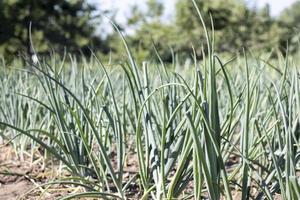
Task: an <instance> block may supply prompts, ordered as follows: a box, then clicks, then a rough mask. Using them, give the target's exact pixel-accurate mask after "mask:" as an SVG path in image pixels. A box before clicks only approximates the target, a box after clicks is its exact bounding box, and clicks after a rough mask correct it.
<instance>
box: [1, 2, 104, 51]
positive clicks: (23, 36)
mask: <svg viewBox="0 0 300 200" xmlns="http://www.w3.org/2000/svg"><path fill="white" fill-rule="evenodd" d="M94 10H95V7H94V6H92V5H90V4H88V3H87V2H86V1H84V0H72V1H70V0H63V1H58V0H53V1H52V0H51V1H36V0H18V1H13V0H2V1H1V2H0V23H1V29H0V53H1V54H5V55H6V56H7V55H15V54H16V53H18V52H21V53H24V52H27V53H29V54H31V53H32V49H31V48H30V40H29V34H30V33H29V25H30V23H32V32H31V34H32V40H33V43H34V47H35V48H36V50H37V51H38V52H40V53H45V52H47V51H49V49H54V50H55V51H56V52H62V51H63V50H64V48H67V51H68V52H73V53H79V52H78V51H79V50H82V51H83V53H87V52H88V49H87V48H86V45H94V46H95V47H99V45H101V44H102V41H101V40H100V38H99V37H96V36H95V28H96V27H95V25H96V20H95V17H94V16H93V13H92V12H93V11H94ZM103 49H105V48H104V47H103Z"/></svg>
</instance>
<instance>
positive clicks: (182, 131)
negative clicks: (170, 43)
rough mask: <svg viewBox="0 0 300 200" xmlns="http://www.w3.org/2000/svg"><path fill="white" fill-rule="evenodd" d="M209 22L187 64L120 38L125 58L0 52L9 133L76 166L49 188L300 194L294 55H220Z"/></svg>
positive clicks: (216, 195) (1, 98)
mask: <svg viewBox="0 0 300 200" xmlns="http://www.w3.org/2000/svg"><path fill="white" fill-rule="evenodd" d="M196 12H198V14H199V20H201V21H203V19H202V16H201V14H200V12H199V10H198V9H197V8H196ZM204 29H205V33H206V38H207V41H203V44H204V48H203V49H205V50H203V56H202V58H201V59H200V58H197V56H196V54H195V53H192V54H191V60H192V62H189V63H187V64H186V66H183V65H181V64H179V63H176V62H175V61H174V62H173V64H171V65H170V64H168V65H167V64H165V63H163V62H162V59H161V58H160V56H159V53H158V51H157V49H156V48H155V46H154V47H153V48H154V49H155V51H156V57H157V60H158V61H160V62H143V63H137V62H136V60H135V59H134V55H132V54H131V52H130V47H128V45H127V43H126V40H125V39H124V38H123V37H122V35H121V39H122V40H123V42H124V46H125V49H126V53H127V57H128V59H127V60H126V61H124V62H121V63H112V62H110V63H103V62H102V61H101V58H99V57H97V56H96V55H94V54H93V56H92V57H91V58H89V59H87V58H81V60H80V61H76V59H75V58H74V57H72V56H69V55H64V56H61V57H58V56H54V55H53V56H51V58H48V59H46V58H44V59H43V58H40V60H39V62H38V63H37V64H34V63H31V62H30V61H26V64H25V65H26V66H25V67H28V68H25V70H24V68H23V69H21V67H19V66H20V64H18V66H13V68H11V67H8V66H7V65H6V64H5V61H3V62H2V63H1V65H2V66H1V74H0V80H1V84H0V91H1V93H0V131H1V132H0V133H1V137H2V138H3V139H4V140H5V141H10V143H11V144H12V145H13V147H14V149H15V151H16V153H17V155H18V156H19V157H20V158H21V159H22V158H23V157H24V154H25V153H26V155H28V153H29V155H31V156H32V159H34V152H35V150H36V149H43V151H44V162H45V166H47V164H48V162H49V160H50V159H52V160H54V161H55V162H56V164H57V165H60V166H61V167H62V168H63V169H65V170H67V171H69V172H70V174H71V176H68V177H67V178H61V179H59V180H55V181H50V182H49V183H46V184H44V185H42V186H40V187H46V186H47V185H53V184H63V185H72V186H78V187H82V188H84V190H83V192H80V193H74V194H70V195H69V196H66V197H62V199H71V198H77V197H94V198H101V199H130V198H133V197H132V196H131V192H130V190H131V188H132V186H134V187H136V188H137V190H138V191H139V197H138V198H140V199H157V200H158V199H176V198H177V199H178V198H179V199H206V198H209V199H213V200H216V199H221V198H223V199H234V198H235V197H236V195H240V198H241V199H250V198H255V199H273V198H274V197H275V196H276V195H281V198H282V199H286V200H288V199H300V187H299V158H300V148H299V144H300V143H299V140H300V121H299V120H300V119H299V115H300V83H299V81H300V80H299V71H298V68H297V67H296V66H297V65H296V62H294V61H293V59H292V58H291V56H289V55H284V56H283V55H281V54H278V55H279V56H278V57H277V58H275V57H272V58H269V57H265V58H255V57H252V56H248V55H250V53H249V52H247V51H244V52H243V53H241V54H240V55H237V56H236V57H233V58H232V59H226V58H222V57H221V56H218V55H217V54H216V53H215V51H214V37H213V32H209V31H208V30H207V29H206V28H205V26H204ZM191 52H193V51H191ZM270 55H271V54H270ZM13 64H14V63H13ZM16 65H17V64H16ZM29 67H30V68H29ZM132 155H134V156H132ZM134 158H136V166H135V167H136V169H137V170H136V171H135V172H131V173H130V175H129V176H128V175H127V174H128V167H127V163H128V161H129V160H130V159H131V161H132V159H134Z"/></svg>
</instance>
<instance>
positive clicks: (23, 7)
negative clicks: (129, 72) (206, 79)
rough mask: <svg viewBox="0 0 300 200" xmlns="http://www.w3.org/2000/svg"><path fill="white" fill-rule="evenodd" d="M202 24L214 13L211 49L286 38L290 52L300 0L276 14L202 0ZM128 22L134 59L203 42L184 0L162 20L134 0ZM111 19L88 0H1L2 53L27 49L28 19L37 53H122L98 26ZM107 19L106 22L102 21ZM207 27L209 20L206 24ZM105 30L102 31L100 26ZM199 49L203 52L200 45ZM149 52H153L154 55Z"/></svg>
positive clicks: (266, 44) (153, 1)
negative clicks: (213, 44) (155, 50)
mask: <svg viewBox="0 0 300 200" xmlns="http://www.w3.org/2000/svg"><path fill="white" fill-rule="evenodd" d="M197 5H198V7H199V8H200V10H201V12H202V13H203V16H204V21H205V23H206V24H208V25H209V24H211V22H210V21H211V19H210V15H211V16H212V18H213V19H214V20H213V21H214V29H215V47H216V48H215V49H216V51H218V52H226V53H236V52H238V51H241V50H242V48H245V47H247V48H248V49H252V50H253V51H260V50H262V49H263V50H264V51H265V50H271V49H279V50H280V51H282V52H284V51H285V49H286V46H287V45H286V44H287V41H289V44H290V50H291V51H292V52H294V51H295V50H296V46H297V40H298V39H297V38H298V37H297V35H298V31H299V26H300V25H299V16H300V15H299V12H298V9H299V7H300V3H299V2H296V3H294V4H293V5H292V6H291V7H290V8H287V9H286V10H284V11H283V13H282V14H281V15H280V16H278V17H276V18H274V17H271V16H270V7H269V6H268V5H266V6H265V7H264V8H262V9H256V8H250V7H249V6H247V4H246V2H244V1H243V0H214V1H209V0H202V1H199V2H198V3H197ZM128 9H131V13H132V15H131V16H130V17H129V18H128V19H127V23H126V24H125V25H123V26H122V27H119V28H120V29H121V30H123V31H124V33H126V32H128V30H130V32H133V34H130V35H126V34H125V36H126V37H127V38H128V43H129V45H130V46H131V47H132V49H133V52H134V53H135V54H136V56H137V57H138V60H143V59H145V58H148V59H149V58H151V56H153V55H154V54H153V52H154V49H153V48H152V42H154V43H155V45H156V47H157V49H158V50H159V52H160V54H161V57H162V58H163V60H164V61H169V62H170V61H171V60H172V52H173V53H174V54H176V55H178V56H183V57H185V58H186V57H187V56H189V55H190V52H191V48H192V45H202V44H201V43H202V41H203V39H204V30H203V28H202V27H201V24H200V22H199V20H198V18H197V15H196V13H195V12H193V9H194V7H193V5H192V3H191V2H190V1H187V0H177V1H176V9H175V14H174V18H173V19H170V20H168V22H165V21H166V20H162V14H163V11H164V5H163V4H162V3H161V2H160V1H157V0H147V9H146V10H145V9H143V10H141V9H140V8H139V7H137V6H134V7H132V8H128ZM99 14H105V15H107V16H110V17H111V18H112V20H113V18H114V16H115V13H114V12H113V11H103V10H101V9H100V10H99V9H98V10H96V8H95V6H93V5H91V4H90V3H88V2H87V1H86V0H73V1H68V0H63V1H56V0H55V1H35V0H18V1H15V0H3V1H1V2H0V22H1V28H0V53H1V54H2V55H6V56H7V55H9V56H11V55H17V54H18V53H24V52H27V53H28V54H29V55H30V54H31V53H32V52H31V50H30V42H29V24H30V22H31V23H32V31H31V32H32V38H33V41H34V46H35V48H36V50H37V52H38V53H40V54H49V52H50V51H49V49H52V50H55V52H58V53H59V52H60V53H62V52H63V51H64V49H65V48H66V49H67V51H68V52H72V53H75V54H81V53H83V54H84V55H89V54H90V51H89V48H91V49H93V51H95V52H97V53H101V54H104V55H108V54H109V53H111V55H115V58H120V55H121V54H122V53H121V52H122V50H121V41H120V39H119V36H118V34H117V33H115V32H111V31H107V28H105V29H103V28H102V29H101V26H102V25H103V23H104V22H103V21H104V20H103V19H104V16H103V15H99ZM106 25H107V24H106ZM208 29H210V26H208ZM101 31H104V32H105V33H103V32H101ZM196 53H197V55H200V54H201V50H198V51H197V52H196ZM152 58H153V57H152Z"/></svg>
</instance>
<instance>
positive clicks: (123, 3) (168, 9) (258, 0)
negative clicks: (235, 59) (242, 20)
mask: <svg viewBox="0 0 300 200" xmlns="http://www.w3.org/2000/svg"><path fill="white" fill-rule="evenodd" d="M89 1H90V2H91V3H95V4H97V5H98V7H101V8H102V9H108V10H111V9H114V10H117V11H118V12H117V13H118V14H117V17H116V19H117V21H118V23H120V24H122V23H125V22H126V18H128V17H129V16H130V9H129V8H130V6H132V5H135V4H139V5H140V6H141V8H143V7H145V2H146V0H89ZM160 1H162V2H164V4H165V14H164V18H165V19H170V17H171V16H172V13H173V11H174V4H175V2H176V0H160ZM295 1H297V0H246V2H247V3H248V4H249V6H252V5H257V6H258V7H263V6H264V5H265V4H267V3H269V4H270V7H271V15H272V16H278V15H279V14H280V12H281V11H282V10H283V9H285V8H286V7H289V6H290V5H291V4H292V3H294V2H295Z"/></svg>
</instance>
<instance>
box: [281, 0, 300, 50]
mask: <svg viewBox="0 0 300 200" xmlns="http://www.w3.org/2000/svg"><path fill="white" fill-rule="evenodd" d="M299 10H300V2H299V1H296V2H295V3H294V4H292V5H291V6H290V7H288V8H286V9H285V10H284V11H283V12H282V14H281V15H280V17H279V22H278V24H279V27H280V28H281V38H280V46H281V48H282V49H283V50H284V49H286V43H287V41H289V50H290V51H292V52H295V51H296V50H297V49H298V48H299V43H298V40H299V33H300V12H299Z"/></svg>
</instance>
